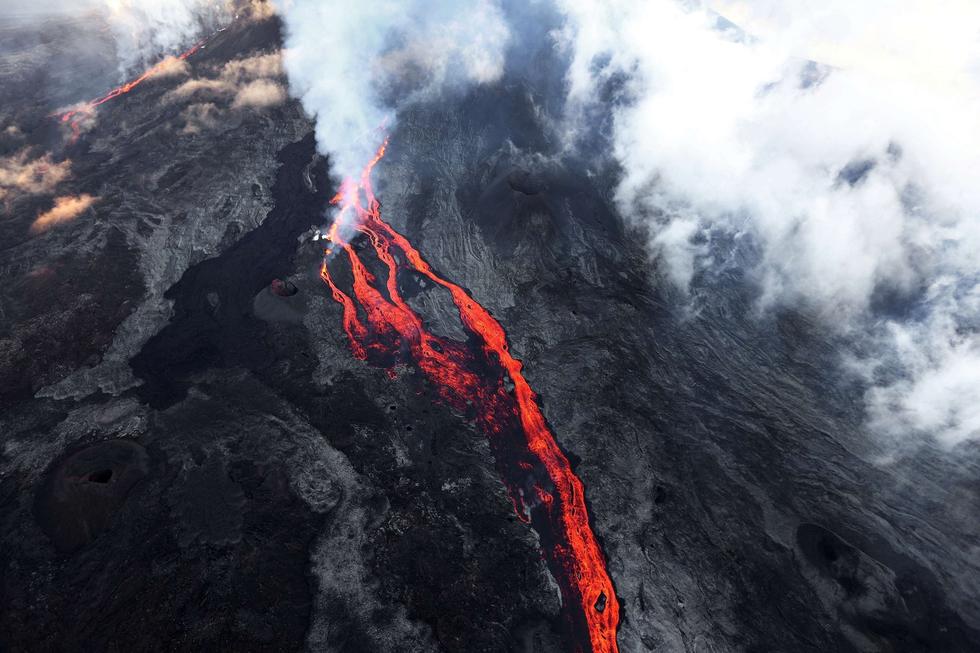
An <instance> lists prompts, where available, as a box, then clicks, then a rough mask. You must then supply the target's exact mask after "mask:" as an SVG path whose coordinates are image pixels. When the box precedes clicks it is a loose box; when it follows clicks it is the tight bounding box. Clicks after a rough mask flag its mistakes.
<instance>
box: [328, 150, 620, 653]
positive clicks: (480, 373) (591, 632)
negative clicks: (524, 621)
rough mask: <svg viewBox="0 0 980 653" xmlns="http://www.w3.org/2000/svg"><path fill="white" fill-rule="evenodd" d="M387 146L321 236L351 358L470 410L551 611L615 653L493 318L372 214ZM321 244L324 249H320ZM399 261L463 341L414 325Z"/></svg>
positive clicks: (548, 446) (611, 611) (574, 520)
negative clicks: (446, 307)
mask: <svg viewBox="0 0 980 653" xmlns="http://www.w3.org/2000/svg"><path fill="white" fill-rule="evenodd" d="M387 143H388V141H387V139H386V140H385V142H384V144H383V145H382V146H381V147H380V148H379V150H378V152H377V154H376V155H375V157H374V159H372V160H371V162H370V163H368V165H367V166H365V168H364V170H363V172H362V174H361V178H360V180H359V181H355V180H353V179H348V180H346V181H344V183H343V184H342V186H341V190H340V192H339V193H338V194H337V195H336V196H335V197H334V198H333V200H332V201H331V203H332V204H335V205H338V206H339V207H340V215H338V216H337V218H336V220H334V223H333V225H332V227H331V229H330V232H329V234H328V236H327V238H328V240H330V241H331V242H332V243H333V244H334V245H335V246H336V247H338V248H340V249H342V250H343V251H344V253H346V255H347V259H348V261H349V263H350V267H351V274H352V277H353V284H352V285H353V288H352V290H353V293H352V295H350V294H348V293H346V292H344V291H343V290H342V289H341V288H340V287H339V286H338V285H337V283H336V282H335V281H334V279H333V276H332V275H331V273H330V270H329V268H328V264H327V257H325V258H324V262H323V265H322V266H321V268H320V276H321V278H322V279H323V281H324V282H325V283H326V284H327V285H328V286H329V287H330V292H331V294H332V295H333V298H334V300H336V301H337V302H338V303H339V304H340V305H341V306H342V308H343V325H344V330H345V331H346V332H347V335H348V338H349V340H350V346H351V350H352V352H353V354H354V356H355V357H356V358H358V359H360V360H364V361H366V362H369V363H371V364H374V365H377V366H380V367H384V368H386V369H387V370H388V372H389V375H391V376H394V375H395V372H394V367H395V366H396V365H398V364H402V363H407V364H410V365H413V366H415V367H416V368H418V369H419V370H420V371H421V372H422V373H423V374H424V375H425V376H426V377H427V378H428V380H429V381H430V382H431V383H432V384H433V385H434V387H435V389H436V392H437V393H438V395H439V397H440V398H441V399H442V400H443V401H445V402H446V403H447V404H449V405H450V406H451V407H453V408H454V409H456V410H458V411H460V412H462V413H464V414H466V415H468V416H470V417H472V418H473V419H474V420H475V422H476V423H477V424H478V425H479V426H480V427H481V428H482V429H483V430H484V431H485V432H486V434H487V437H488V438H489V441H490V444H491V447H492V450H493V452H494V457H495V461H496V466H497V469H498V472H499V473H500V474H501V476H502V477H503V480H504V484H505V486H506V487H507V489H508V491H509V493H510V495H511V499H512V500H513V502H514V506H515V509H516V511H517V513H518V516H519V517H521V519H522V520H523V521H525V522H527V521H529V522H530V523H531V525H532V526H533V527H534V529H535V531H537V533H538V535H539V538H540V540H541V543H542V553H543V555H544V557H545V560H546V561H547V563H548V565H549V568H550V569H551V572H552V574H553V575H554V577H555V578H556V580H557V581H558V584H559V586H560V587H561V591H562V600H563V612H564V614H565V616H566V619H567V621H568V623H569V625H570V627H571V629H572V633H573V638H574V640H575V641H577V642H578V646H579V647H580V650H583V651H592V652H593V653H611V652H616V651H618V650H619V649H618V646H617V643H616V629H617V627H618V625H619V603H618V601H617V599H616V595H615V592H614V590H613V585H612V581H611V579H610V578H609V574H608V572H607V571H606V565H605V559H604V557H603V554H602V551H601V550H600V548H599V544H598V542H597V540H596V537H595V535H594V533H593V532H592V529H591V526H590V524H589V515H588V511H587V508H586V503H585V493H584V489H583V486H582V482H581V481H580V480H579V478H578V477H577V476H576V475H575V473H574V472H573V471H572V468H571V465H570V464H569V462H568V458H567V457H566V456H565V454H564V453H563V452H562V451H561V449H560V448H559V446H558V443H557V442H556V441H555V438H554V436H553V435H552V433H551V431H550V430H549V428H548V425H547V423H546V421H545V418H544V415H543V414H542V412H541V409H540V407H539V405H538V400H537V395H536V394H535V393H534V391H533V390H532V389H531V386H530V385H529V384H528V382H527V380H526V379H525V378H524V375H523V373H522V363H521V361H519V360H518V359H516V358H514V356H513V355H511V353H510V349H509V345H508V343H507V334H506V333H505V332H504V329H503V327H502V326H501V325H500V323H499V322H497V320H496V319H495V318H494V317H493V316H492V315H491V314H490V312H489V311H488V310H487V309H485V308H484V307H483V306H481V305H480V304H479V303H478V302H477V301H476V300H475V299H473V298H472V297H471V296H470V295H469V293H468V292H467V291H466V290H464V289H463V288H462V287H460V286H458V285H456V284H454V283H452V282H451V281H448V280H446V279H444V278H443V277H441V276H439V275H438V274H437V273H436V272H435V271H433V269H432V268H431V267H430V266H429V264H428V263H427V262H426V261H425V259H423V258H422V256H421V254H419V252H418V250H416V249H415V247H414V246H413V245H412V244H411V243H410V242H409V241H408V239H406V238H405V237H404V236H402V235H401V234H400V233H398V232H397V231H395V229H394V228H392V227H391V225H389V224H388V223H387V222H385V221H384V220H383V219H382V218H381V205H380V203H379V202H378V201H377V199H376V198H375V196H374V192H373V190H372V187H371V178H370V177H371V171H372V170H373V168H374V166H375V165H376V164H377V163H378V162H379V161H380V160H381V158H382V157H383V156H384V154H385V149H386V147H387ZM362 195H363V198H364V200H363V201H362ZM344 218H353V222H354V229H355V230H356V231H357V232H359V233H361V234H363V235H365V236H366V237H367V238H368V240H369V242H370V243H371V246H372V249H373V252H374V255H375V256H376V258H377V259H378V261H379V262H380V263H381V264H383V266H384V268H385V269H386V272H387V278H386V280H385V283H384V285H383V287H379V286H378V284H377V279H376V277H375V276H374V275H373V274H372V273H371V272H370V271H369V270H368V269H367V266H366V265H365V263H364V262H363V261H362V259H361V257H360V255H359V254H358V253H357V251H356V250H355V249H354V247H353V246H352V245H351V242H350V241H349V240H348V239H347V238H345V237H343V236H341V235H340V225H341V223H342V222H343V221H344V220H343V219H344ZM333 251H334V250H333V249H332V248H331V249H328V250H327V254H328V255H329V254H331V253H333ZM401 269H411V270H414V271H415V272H416V273H418V274H421V275H422V276H424V277H426V278H427V279H429V280H430V281H431V282H433V283H435V284H437V285H439V286H441V287H442V288H444V289H445V290H447V291H449V293H450V295H451V296H452V300H453V302H454V303H455V305H456V307H457V309H458V310H459V316H460V319H461V321H462V323H463V325H464V326H465V327H466V330H467V331H468V333H469V334H470V339H471V343H459V342H455V341H452V340H449V339H447V338H441V337H438V336H435V335H433V334H432V333H430V332H429V331H427V330H426V328H425V325H424V323H423V320H422V318H421V317H420V316H419V315H418V314H417V313H416V312H415V311H414V310H413V309H412V308H411V307H410V306H409V305H408V304H407V303H406V302H405V300H404V299H403V298H402V296H401V293H400V291H399V289H398V279H397V274H398V271H399V270H401ZM382 288H383V289H384V291H385V292H384V293H383V292H382ZM358 306H360V309H361V310H360V311H358ZM406 355H407V356H406Z"/></svg>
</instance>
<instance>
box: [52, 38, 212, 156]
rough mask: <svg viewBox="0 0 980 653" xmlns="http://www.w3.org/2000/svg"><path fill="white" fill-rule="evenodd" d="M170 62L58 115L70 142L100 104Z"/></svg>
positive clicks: (200, 43) (196, 46)
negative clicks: (68, 134) (66, 128)
mask: <svg viewBox="0 0 980 653" xmlns="http://www.w3.org/2000/svg"><path fill="white" fill-rule="evenodd" d="M203 45H204V41H198V42H197V43H195V44H194V46H193V47H191V48H190V49H188V50H185V51H184V52H181V53H180V54H178V55H177V56H176V59H178V60H179V61H183V60H185V59H187V58H188V57H190V56H191V55H192V54H194V53H195V52H197V51H198V50H200V49H201V47H202V46H203ZM170 61H171V60H170V59H169V58H168V59H163V60H161V61H158V62H157V63H155V64H154V65H153V66H151V67H150V68H148V69H147V70H146V71H145V72H144V73H143V74H142V75H140V76H139V77H137V78H136V79H132V80H130V81H128V82H126V83H125V84H122V85H121V86H117V87H116V88H114V89H112V90H111V91H109V92H108V93H106V94H105V95H103V96H102V97H99V98H96V99H94V100H89V101H88V102H85V103H84V104H81V105H79V106H77V107H76V108H74V109H70V110H68V111H65V112H64V113H61V114H56V115H57V116H58V120H60V121H61V123H62V124H67V125H68V126H69V127H70V128H71V133H72V135H71V141H70V142H72V143H74V142H75V141H77V140H78V137H79V136H81V134H82V121H83V120H85V118H87V117H89V116H91V115H92V114H93V113H95V107H97V106H99V105H100V104H105V103H106V102H108V101H109V100H114V99H115V98H117V97H119V96H120V95H125V94H126V93H129V92H130V91H132V90H133V89H134V88H136V87H137V86H139V85H140V84H142V83H143V82H145V81H146V80H148V79H149V78H151V77H154V76H156V75H158V74H160V73H161V72H163V70H164V69H165V68H166V67H167V65H168V64H169V62H170Z"/></svg>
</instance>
